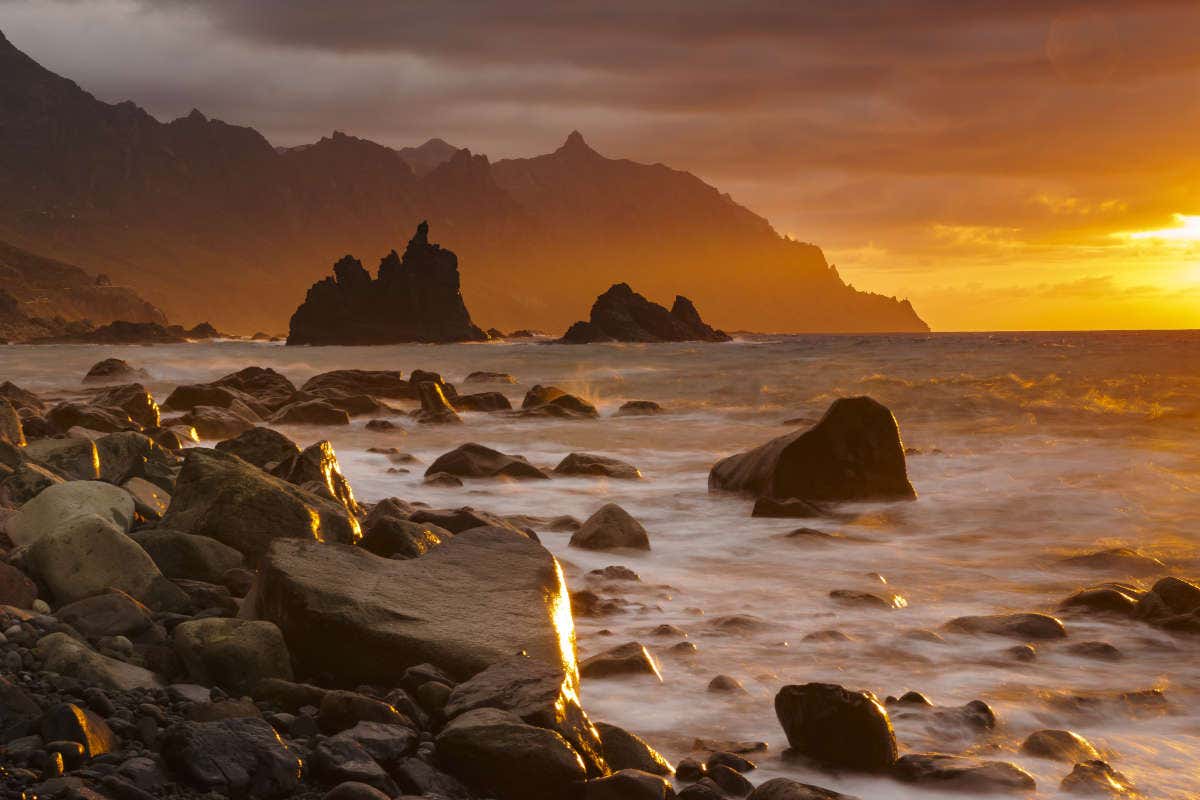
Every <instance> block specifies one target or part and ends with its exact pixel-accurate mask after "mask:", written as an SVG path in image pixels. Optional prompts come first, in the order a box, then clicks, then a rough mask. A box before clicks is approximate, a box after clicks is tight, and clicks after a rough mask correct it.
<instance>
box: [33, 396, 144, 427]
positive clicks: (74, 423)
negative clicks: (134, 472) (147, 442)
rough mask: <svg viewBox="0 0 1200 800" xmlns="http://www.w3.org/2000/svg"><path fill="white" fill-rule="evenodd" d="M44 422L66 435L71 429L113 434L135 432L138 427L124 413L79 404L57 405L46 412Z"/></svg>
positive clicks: (117, 410) (112, 409)
mask: <svg viewBox="0 0 1200 800" xmlns="http://www.w3.org/2000/svg"><path fill="white" fill-rule="evenodd" d="M46 421H47V422H49V423H50V425H51V426H52V427H53V428H54V429H55V430H57V431H59V432H60V433H66V432H67V431H69V430H71V429H72V428H86V429H87V430H89V431H97V432H99V433H114V432H116V431H131V430H136V429H137V428H138V427H139V426H138V424H137V423H136V422H134V421H133V420H132V419H131V418H130V416H129V415H128V414H127V413H125V412H124V411H121V410H119V409H114V408H102V407H100V406H94V405H82V404H79V403H59V404H58V405H56V406H55V407H54V408H52V409H50V410H49V411H47V412H46Z"/></svg>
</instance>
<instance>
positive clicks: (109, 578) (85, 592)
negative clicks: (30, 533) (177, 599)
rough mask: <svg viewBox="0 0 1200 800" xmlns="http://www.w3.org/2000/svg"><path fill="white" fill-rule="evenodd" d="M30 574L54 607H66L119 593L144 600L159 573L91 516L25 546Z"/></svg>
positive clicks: (133, 547) (146, 556)
mask: <svg viewBox="0 0 1200 800" xmlns="http://www.w3.org/2000/svg"><path fill="white" fill-rule="evenodd" d="M26 565H27V566H28V568H29V571H30V573H31V574H32V575H33V576H34V577H36V578H38V579H39V580H41V582H42V583H43V584H44V585H45V586H46V587H47V588H49V589H50V593H51V595H52V596H53V598H54V601H55V602H56V603H71V602H74V601H75V600H82V599H83V598H85V597H91V596H92V595H97V594H101V593H103V592H105V591H107V590H109V589H120V590H121V591H123V592H126V593H127V594H130V595H132V596H133V597H136V598H137V599H138V600H141V601H143V602H149V600H150V598H151V597H152V593H153V590H154V589H155V587H156V586H157V584H158V583H159V582H160V581H161V580H162V573H161V572H159V570H158V567H157V566H155V564H154V560H153V559H151V558H150V556H149V554H148V553H146V551H145V550H143V549H142V548H141V547H140V546H138V543H137V542H135V541H134V540H133V539H130V538H129V536H128V535H127V534H126V533H124V532H122V531H120V530H118V529H117V528H115V527H113V524H112V522H111V521H109V520H107V519H103V518H101V517H98V516H95V515H91V516H82V517H74V518H72V519H70V520H67V521H66V522H64V523H63V524H62V525H60V526H59V527H58V528H57V529H56V530H55V531H54V532H53V533H50V534H47V535H45V536H42V537H41V538H39V539H38V540H37V541H35V542H34V543H33V544H32V545H31V546H30V548H29V553H28V555H27V556H26Z"/></svg>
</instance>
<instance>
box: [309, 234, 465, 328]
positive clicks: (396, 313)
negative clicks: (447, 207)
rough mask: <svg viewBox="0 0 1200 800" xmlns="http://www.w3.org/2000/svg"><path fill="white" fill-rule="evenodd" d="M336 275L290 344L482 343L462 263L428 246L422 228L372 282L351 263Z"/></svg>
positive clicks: (314, 293)
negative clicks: (462, 280)
mask: <svg viewBox="0 0 1200 800" xmlns="http://www.w3.org/2000/svg"><path fill="white" fill-rule="evenodd" d="M333 273H334V276H333V277H332V278H325V279H323V280H321V281H318V282H317V283H315V284H313V286H312V288H311V289H309V290H308V295H307V296H306V297H305V299H304V302H303V303H302V304H301V305H300V307H299V308H298V309H296V313H295V314H293V315H292V321H291V327H290V330H289V333H288V339H287V343H288V344H289V345H296V344H312V345H330V344H341V345H364V344H394V343H397V342H481V341H486V340H487V338H488V337H487V334H486V333H484V332H483V331H482V330H481V329H480V328H479V327H478V326H476V325H475V324H473V323H472V322H471V315H470V314H469V313H468V312H467V307H466V305H465V304H464V303H463V299H462V293H461V292H460V290H459V275H458V257H457V256H455V255H454V253H453V252H451V251H449V250H443V249H442V248H441V247H439V246H438V245H436V244H430V243H429V224H428V223H426V222H422V223H421V224H420V225H418V226H417V232H416V234H415V235H414V236H413V238H412V240H410V241H409V243H408V247H407V248H406V249H405V251H404V256H403V258H401V257H400V256H398V255H397V254H396V251H394V250H393V251H392V252H391V253H389V254H388V255H387V256H385V257H384V259H383V260H382V261H381V262H380V263H379V273H378V276H377V277H375V278H372V277H371V275H370V274H369V273H368V272H367V271H366V269H364V268H363V265H362V262H360V261H358V260H357V259H356V258H354V257H352V256H346V257H344V258H343V259H342V260H341V261H339V262H338V263H337V264H335V265H334V267H333Z"/></svg>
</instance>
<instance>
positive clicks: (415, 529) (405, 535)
mask: <svg viewBox="0 0 1200 800" xmlns="http://www.w3.org/2000/svg"><path fill="white" fill-rule="evenodd" d="M362 528H363V538H362V542H361V546H362V548H363V549H364V550H367V551H369V552H372V553H374V554H375V555H377V556H382V557H384V558H416V557H418V556H421V555H424V554H425V553H427V552H429V551H430V550H431V549H432V548H434V547H437V546H438V545H440V544H441V543H442V542H444V541H446V540H447V539H449V538H450V537H451V536H453V535H454V534H452V533H450V531H448V530H446V529H445V528H439V527H438V526H437V525H431V524H429V523H427V522H426V523H422V522H413V521H412V520H409V519H405V518H404V517H401V516H397V515H395V514H394V513H389V507H388V506H387V505H386V504H384V503H380V504H377V505H376V506H375V508H373V509H371V513H370V514H368V515H367V517H366V519H365V520H363V524H362Z"/></svg>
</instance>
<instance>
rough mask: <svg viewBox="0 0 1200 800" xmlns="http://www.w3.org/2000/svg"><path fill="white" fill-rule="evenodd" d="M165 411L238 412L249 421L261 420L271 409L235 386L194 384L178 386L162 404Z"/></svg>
mask: <svg viewBox="0 0 1200 800" xmlns="http://www.w3.org/2000/svg"><path fill="white" fill-rule="evenodd" d="M161 405H162V410H163V411H195V410H196V409H198V408H215V409H224V410H236V411H238V412H239V413H240V414H242V415H244V416H246V417H247V418H248V419H249V418H253V419H256V420H257V419H260V418H261V417H262V416H263V415H264V414H269V413H270V411H269V409H268V408H267V407H266V406H264V405H263V404H261V403H259V402H258V401H257V400H255V399H254V398H253V397H251V396H250V395H248V394H246V393H245V392H243V391H241V390H239V389H237V388H236V387H233V386H218V385H216V384H213V383H192V384H184V385H181V386H176V387H175V388H174V389H173V390H172V391H171V393H170V394H169V395H167V399H166V400H164V401H163V402H162V404H161Z"/></svg>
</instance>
